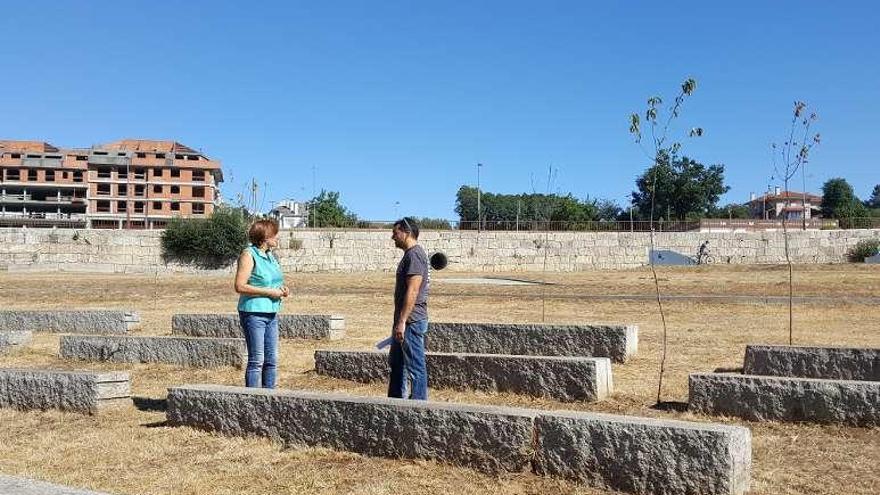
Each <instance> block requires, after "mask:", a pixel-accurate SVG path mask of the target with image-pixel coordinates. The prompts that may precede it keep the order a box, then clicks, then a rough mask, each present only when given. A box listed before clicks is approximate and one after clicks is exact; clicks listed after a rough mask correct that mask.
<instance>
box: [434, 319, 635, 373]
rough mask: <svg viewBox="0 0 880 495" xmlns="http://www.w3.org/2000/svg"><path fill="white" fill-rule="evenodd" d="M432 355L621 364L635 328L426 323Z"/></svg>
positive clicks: (629, 353)
mask: <svg viewBox="0 0 880 495" xmlns="http://www.w3.org/2000/svg"><path fill="white" fill-rule="evenodd" d="M427 347H428V349H429V350H433V351H436V352H450V353H458V352H464V353H478V354H513V355H531V356H582V357H607V358H611V360H612V361H615V362H619V363H622V362H625V361H627V360H628V359H629V358H631V357H633V356H634V355H635V354H636V352H637V350H638V326H637V325H616V324H609V325H600V324H596V325H592V324H575V325H564V324H541V323H534V324H509V323H465V322H430V323H429V324H428V333H427Z"/></svg>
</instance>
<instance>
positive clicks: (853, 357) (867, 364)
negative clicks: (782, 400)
mask: <svg viewBox="0 0 880 495" xmlns="http://www.w3.org/2000/svg"><path fill="white" fill-rule="evenodd" d="M743 374H746V375H770V376H790V377H799V378H824V379H829V380H870V381H880V349H871V348H856V347H806V346H785V345H748V346H746V353H745V359H744V360H743Z"/></svg>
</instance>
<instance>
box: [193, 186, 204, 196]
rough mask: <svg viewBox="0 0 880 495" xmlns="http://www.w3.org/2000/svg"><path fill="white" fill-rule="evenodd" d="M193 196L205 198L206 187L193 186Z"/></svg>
mask: <svg viewBox="0 0 880 495" xmlns="http://www.w3.org/2000/svg"><path fill="white" fill-rule="evenodd" d="M192 196H193V197H194V198H204V197H205V188H204V187H194V188H192Z"/></svg>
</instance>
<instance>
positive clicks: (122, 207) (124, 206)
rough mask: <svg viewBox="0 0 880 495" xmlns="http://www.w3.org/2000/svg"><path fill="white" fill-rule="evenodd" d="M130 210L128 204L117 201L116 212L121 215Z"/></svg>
mask: <svg viewBox="0 0 880 495" xmlns="http://www.w3.org/2000/svg"><path fill="white" fill-rule="evenodd" d="M127 209H128V203H126V202H125V201H117V202H116V211H117V212H119V213H125V212H126V210H127Z"/></svg>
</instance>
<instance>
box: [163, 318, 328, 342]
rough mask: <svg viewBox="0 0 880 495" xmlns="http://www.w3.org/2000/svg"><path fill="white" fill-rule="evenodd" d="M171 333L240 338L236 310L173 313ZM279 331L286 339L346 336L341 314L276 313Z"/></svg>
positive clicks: (318, 338) (239, 326)
mask: <svg viewBox="0 0 880 495" xmlns="http://www.w3.org/2000/svg"><path fill="white" fill-rule="evenodd" d="M171 333H172V334H173V335H187V336H190V337H223V338H241V337H242V333H241V324H240V323H239V321H238V315H237V314H176V315H173V316H172V317H171ZM278 335H279V336H280V337H281V338H287V339H316V340H320V339H328V340H338V339H341V338H343V337H345V318H344V317H342V316H340V315H291V314H281V315H278Z"/></svg>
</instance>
